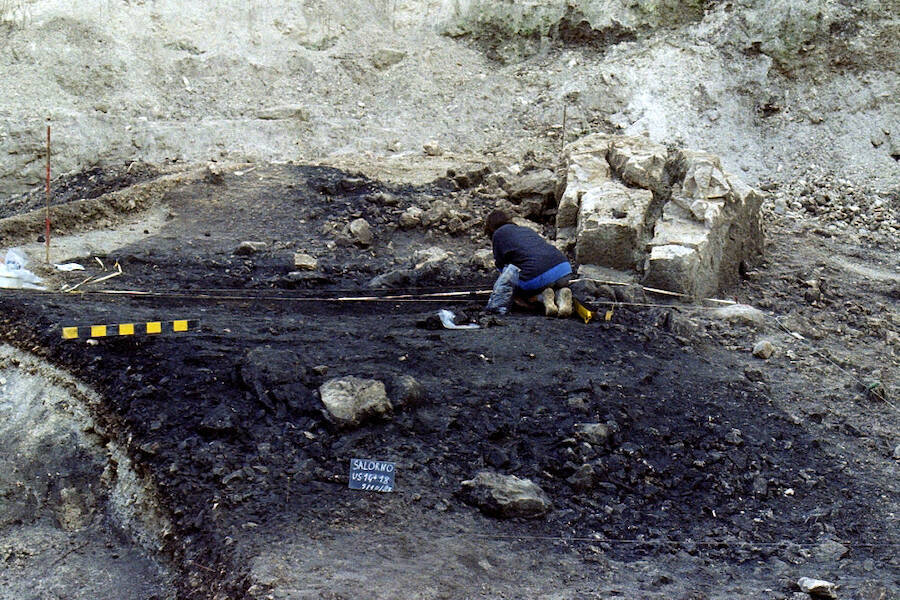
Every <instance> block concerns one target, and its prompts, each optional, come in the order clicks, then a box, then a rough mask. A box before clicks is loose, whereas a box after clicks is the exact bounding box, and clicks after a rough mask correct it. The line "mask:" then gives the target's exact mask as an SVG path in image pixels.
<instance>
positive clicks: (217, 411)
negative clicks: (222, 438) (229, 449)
mask: <svg viewBox="0 0 900 600" xmlns="http://www.w3.org/2000/svg"><path fill="white" fill-rule="evenodd" d="M200 431H202V432H204V433H211V434H228V433H235V432H237V428H236V427H235V425H234V417H233V411H232V410H231V409H230V408H229V407H228V406H225V405H224V404H220V405H218V406H216V407H215V408H213V409H212V410H210V411H209V412H207V413H206V415H204V416H203V420H202V421H200Z"/></svg>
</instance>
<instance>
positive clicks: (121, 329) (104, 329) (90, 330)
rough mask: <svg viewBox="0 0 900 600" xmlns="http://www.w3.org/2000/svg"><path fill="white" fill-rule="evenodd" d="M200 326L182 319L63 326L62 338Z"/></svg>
mask: <svg viewBox="0 0 900 600" xmlns="http://www.w3.org/2000/svg"><path fill="white" fill-rule="evenodd" d="M199 328H200V321H198V320H195V319H183V320H180V321H148V322H145V323H119V324H118V325H86V326H84V327H63V328H62V337H63V339H64V340H76V339H78V338H102V337H118V336H123V335H160V334H163V333H182V332H185V331H194V330H196V329H199Z"/></svg>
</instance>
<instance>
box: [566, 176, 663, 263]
mask: <svg viewBox="0 0 900 600" xmlns="http://www.w3.org/2000/svg"><path fill="white" fill-rule="evenodd" d="M652 200H653V195H652V194H651V193H650V192H649V191H646V190H635V189H632V188H627V187H625V186H624V185H622V184H620V183H617V182H613V181H608V182H606V183H604V184H601V185H599V186H596V187H593V188H591V189H590V191H588V192H587V193H585V195H584V196H583V197H582V199H581V207H580V209H579V213H578V229H577V232H576V237H577V241H576V242H575V258H576V260H577V261H578V262H579V263H582V264H596V265H601V266H604V267H611V268H614V269H633V268H635V266H636V264H637V260H638V256H639V243H640V240H641V237H642V236H643V233H644V231H643V228H644V222H645V220H646V217H647V210H648V208H649V207H650V203H651V202H652Z"/></svg>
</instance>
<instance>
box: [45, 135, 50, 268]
mask: <svg viewBox="0 0 900 600" xmlns="http://www.w3.org/2000/svg"><path fill="white" fill-rule="evenodd" d="M44 222H45V225H46V231H45V234H44V238H45V239H46V241H47V264H48V265H49V264H50V119H49V118H48V119H47V213H46V217H45V219H44Z"/></svg>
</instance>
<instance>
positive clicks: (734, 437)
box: [725, 428, 744, 446]
mask: <svg viewBox="0 0 900 600" xmlns="http://www.w3.org/2000/svg"><path fill="white" fill-rule="evenodd" d="M725 441H726V442H728V443H729V444H731V445H732V446H740V445H741V444H743V443H744V438H743V433H742V432H741V430H740V429H734V428H732V430H731V431H729V432H728V433H726V434H725Z"/></svg>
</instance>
